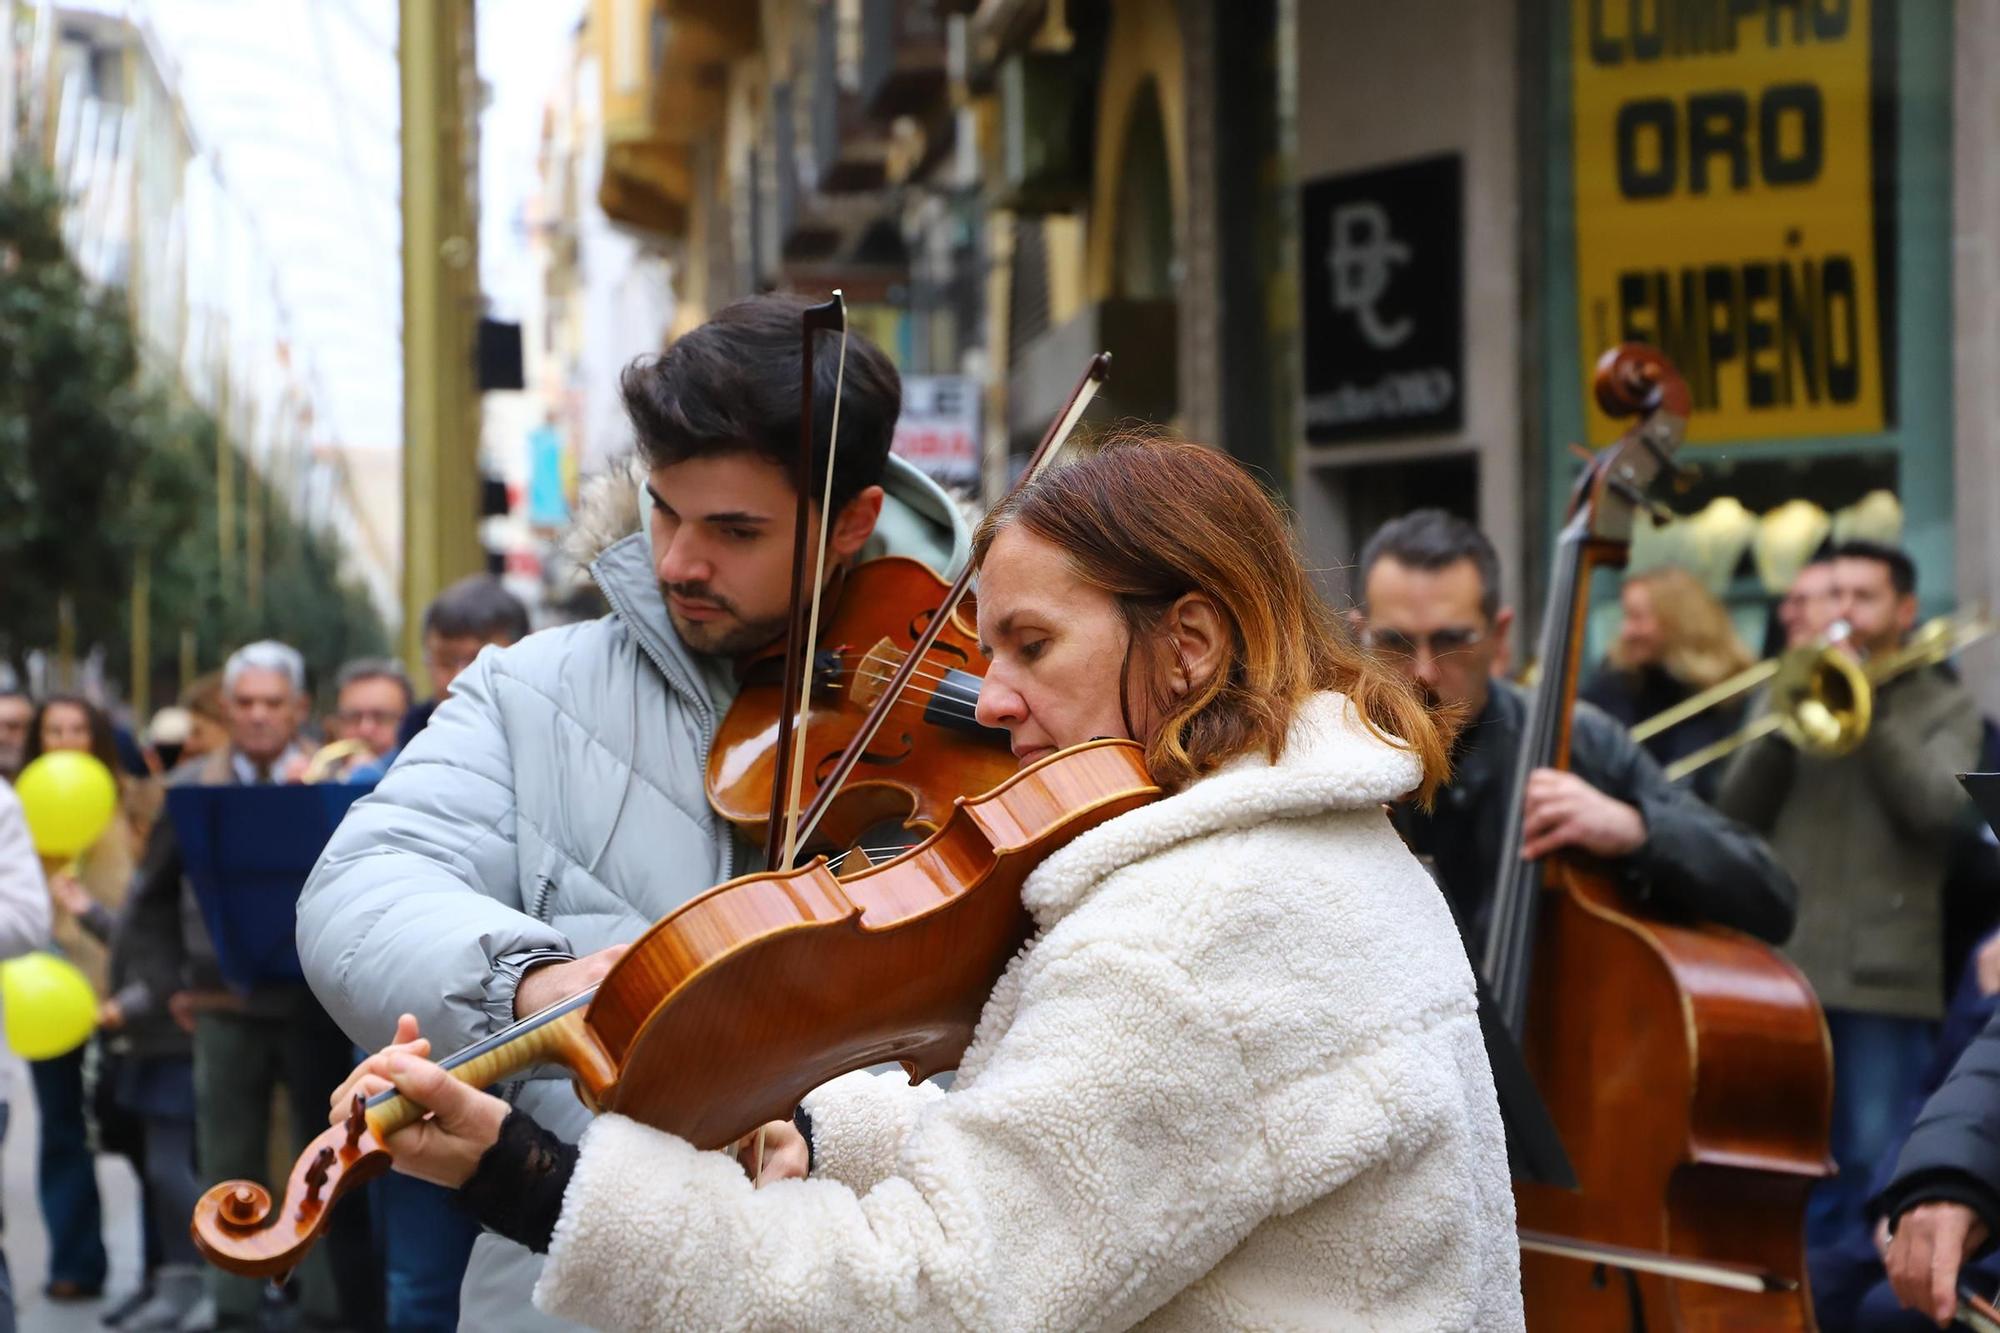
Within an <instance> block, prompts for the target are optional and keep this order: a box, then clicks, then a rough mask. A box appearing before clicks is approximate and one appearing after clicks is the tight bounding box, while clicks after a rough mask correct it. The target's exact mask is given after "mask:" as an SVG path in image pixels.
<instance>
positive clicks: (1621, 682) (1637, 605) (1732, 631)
mask: <svg viewBox="0 0 2000 1333" xmlns="http://www.w3.org/2000/svg"><path fill="white" fill-rule="evenodd" d="M1619 603H1620V606H1621V608H1622V610H1623V612H1624V618H1623V619H1622V620H1621V621H1620V623H1619V627H1618V638H1617V640H1616V641H1614V642H1613V643H1612V645H1611V650H1610V651H1609V652H1608V653H1606V654H1605V659H1604V666H1603V667H1602V668H1601V669H1600V670H1599V671H1598V672H1597V674H1596V675H1594V676H1593V677H1591V678H1590V680H1588V681H1587V682H1585V684H1584V686H1583V689H1582V697H1583V698H1585V699H1587V700H1588V701H1590V702H1591V703H1593V704H1596V705H1597V706H1598V707H1599V708H1601V709H1603V710H1604V711H1605V712H1606V713H1609V714H1610V715H1611V717H1612V719H1613V720H1614V721H1616V722H1618V723H1620V724H1621V725H1623V726H1625V727H1627V728H1631V727H1634V726H1637V725H1638V724H1639V723H1641V722H1643V721H1645V720H1646V719H1647V718H1649V717H1652V716H1653V715H1654V714H1656V713H1661V712H1664V711H1666V710H1667V709H1669V708H1672V707H1673V706H1674V705H1675V704H1678V703H1680V702H1682V701H1683V700H1685V699H1687V698H1689V697H1690V696H1692V695H1695V694H1699V693H1700V692H1701V691H1703V690H1705V689H1707V688H1708V687H1709V686H1711V685H1714V684H1717V683H1718V682H1720V681H1723V680H1726V679H1728V678H1729V677H1730V676H1733V675H1735V674H1736V673H1737V672H1739V671H1741V670H1743V669H1744V668H1745V667H1748V666H1750V665H1751V664H1752V663H1753V661H1754V659H1753V658H1752V657H1751V656H1750V650H1749V649H1748V648H1747V647H1745V646H1744V644H1743V641H1742V640H1741V639H1740V638H1738V637H1737V635H1736V627H1735V625H1733V624H1731V623H1730V619H1729V612H1728V611H1727V610H1726V609H1724V607H1723V605H1722V603H1721V602H1719V601H1717V600H1716V599H1715V596H1714V594H1712V593H1710V592H1709V590H1708V589H1707V588H1704V587H1703V586H1702V585H1701V583H1700V582H1699V581H1698V580H1697V579H1696V578H1695V576H1694V575H1692V574H1690V573H1688V572H1687V571H1686V570H1685V569H1681V568H1679V567H1678V566H1675V565H1664V566H1661V567H1660V568H1658V569H1649V570H1647V571H1646V572H1644V573H1642V574H1634V575H1633V576H1632V577H1630V578H1628V579H1626V580H1625V586H1624V588H1623V589H1622V590H1621V591H1620V593H1619ZM1744 707H1745V704H1744V701H1743V700H1741V699H1735V700H1730V701H1728V702H1726V703H1723V704H1721V705H1718V706H1716V707H1714V708H1709V709H1705V710H1703V711H1702V712H1700V713H1697V714H1696V715H1695V716H1693V717H1691V718H1688V719H1687V720H1686V721H1685V722H1681V723H1678V724H1676V725H1675V726H1672V727H1669V728H1668V729H1667V730H1665V731H1663V732H1661V733H1660V734H1659V735H1657V736H1651V737H1648V738H1647V739H1646V740H1645V741H1644V742H1642V744H1643V745H1644V747H1645V749H1646V752H1647V753H1648V754H1650V755H1652V756H1653V758H1654V759H1656V760H1658V761H1659V763H1660V765H1661V766H1662V767H1665V766H1666V765H1668V764H1671V763H1673V762H1674V761H1675V760H1676V759H1679V758H1681V757H1683V756H1684V755H1689V754H1692V753H1694V752H1695V751H1696V750H1699V749H1701V748H1702V747H1703V746H1705V745H1708V744H1710V743H1711V742H1713V741H1718V740H1721V739H1722V738H1723V737H1724V736H1727V735H1729V734H1731V733H1732V732H1734V731H1735V730H1736V729H1737V728H1738V727H1740V726H1742V725H1743V710H1744ZM1683 781H1684V782H1685V783H1687V784H1688V785H1689V786H1691V787H1693V789H1694V791H1695V793H1696V794H1697V795H1699V796H1700V797H1701V798H1702V799H1703V800H1712V799H1714V796H1715V789H1716V787H1717V786H1718V785H1720V783H1721V781H1722V777H1721V774H1720V772H1719V771H1718V770H1717V766H1716V765H1714V764H1711V765H1709V766H1708V767H1706V768H1704V769H1701V770H1699V771H1697V772H1695V773H1694V774H1692V775H1690V776H1689V777H1687V778H1685V779H1683Z"/></svg>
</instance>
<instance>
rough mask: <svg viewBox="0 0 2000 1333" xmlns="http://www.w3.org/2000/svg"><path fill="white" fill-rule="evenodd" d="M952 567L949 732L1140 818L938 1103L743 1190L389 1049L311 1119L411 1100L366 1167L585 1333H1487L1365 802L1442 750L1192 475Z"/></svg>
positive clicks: (781, 1127)
mask: <svg viewBox="0 0 2000 1333" xmlns="http://www.w3.org/2000/svg"><path fill="white" fill-rule="evenodd" d="M974 559H975V560H976V561H977V562H978V563H979V567H980V583H979V603H978V628H979V637H980V640H981V644H982V647H983V649H984V651H985V652H986V653H987V655H988V657H989V666H988V670H987V674H986V678H985V685H984V687H983V689H982V692H981V694H980V697H979V715H980V718H981V720H982V721H984V722H985V723H987V724H988V725H990V726H996V727H1003V728H1005V729H1006V731H1007V732H1008V733H1009V735H1010V736H1011V738H1012V744H1013V748H1014V752H1015V754H1016V756H1017V757H1018V758H1019V759H1020V760H1022V761H1023V762H1024V763H1026V762H1032V761H1034V760H1037V759H1040V758H1042V757H1045V756H1047V755H1049V754H1052V753H1054V752H1055V751H1057V750H1058V749H1061V748H1063V747H1067V746H1071V745H1075V744H1078V743H1081V742H1084V741H1087V740H1091V739H1093V738H1096V737H1101V736H1114V737H1131V738H1133V739H1135V740H1138V741H1140V742H1141V743H1142V744H1143V745H1144V746H1145V749H1146V755H1147V762H1148V767H1149V769H1150V771H1151V774H1152V776H1153V778H1154V780H1155V781H1156V782H1157V783H1158V784H1159V785H1160V786H1162V787H1163V788H1165V789H1166V790H1167V792H1168V793H1169V794H1168V795H1167V796H1166V798H1165V799H1162V800H1160V801H1158V802H1156V803H1154V804H1152V805H1149V806H1146V807H1143V808H1141V809H1138V810H1135V811H1132V812H1131V813H1128V814H1125V815H1122V816H1119V817H1118V818H1115V819H1113V820H1111V821H1110V822H1108V823H1105V824H1103V825H1101V826H1100V827H1098V828H1096V829H1094V830H1093V831H1091V832H1088V833H1085V834H1083V835H1082V836H1080V837H1078V838H1077V839H1076V840H1075V841H1073V842H1071V843H1069V844H1068V845H1067V846H1066V847H1064V848H1062V849H1061V850H1059V851H1057V852H1055V853H1054V854H1052V855H1051V856H1049V857H1048V859H1047V860H1045V861H1043V862H1042V864H1041V865H1040V867H1039V868H1038V869H1037V870H1036V871H1035V872H1034V874H1033V875H1032V876H1031V877H1030V878H1029V880H1028V881H1027V888H1026V890H1025V893H1024V899H1025V903H1026V906H1027V907H1028V909H1029V911H1030V912H1031V914H1032V915H1033V917H1034V919H1035V922H1036V925H1037V931H1036V933H1035V935H1034V937H1033V938H1032V940H1031V941H1030V943H1029V945H1028V946H1027V947H1026V948H1025V949H1024V950H1023V951H1022V953H1021V954H1020V955H1019V956H1018V957H1017V958H1016V959H1015V961H1014V962H1013V964H1012V965H1011V966H1010V967H1009V968H1008V969H1007V971H1006V972H1005V974H1004V975H1003V976H1002V977H1001V979H1000V981H999V983H998V984H997V986H995V988H994V990H993V992H992V994H991V996H990V997H989V999H988V1000H987V1003H986V1007H985V1010H984V1012H983V1014H982V1016H981V1018H980V1022H979V1027H978V1031H977V1035H976V1036H975V1037H974V1040H973V1043H972V1046H971V1048H970V1049H969V1050H968V1051H967V1052H966V1055H965V1058H964V1061H963V1063H962V1064H961V1067H960V1071H959V1074H958V1078H957V1080H956V1082H955V1083H954V1085H953V1086H952V1088H951V1089H950V1090H949V1091H941V1090H939V1089H938V1088H937V1087H935V1086H933V1085H923V1086H918V1087H911V1086H909V1085H908V1083H907V1082H906V1081H905V1080H903V1079H901V1078H899V1077H895V1076H893V1075H892V1076H876V1075H869V1074H850V1075H847V1076H845V1077H843V1078H840V1079H837V1080H835V1081H833V1082H832V1083H829V1084H827V1085H826V1086H824V1087H822V1088H820V1089H819V1090H817V1091H816V1092H814V1093H813V1094H812V1095H810V1096H809V1097H807V1098H806V1100H805V1103H804V1105H803V1106H802V1107H801V1108H800V1112H799V1115H798V1117H797V1119H796V1122H780V1123H778V1124H775V1125H771V1126H767V1127H766V1130H765V1131H763V1132H762V1133H761V1135H760V1136H759V1137H760V1138H761V1141H762V1145H763V1146H762V1158H763V1160H762V1163H761V1170H760V1172H759V1180H758V1182H757V1183H758V1184H760V1185H762V1186H765V1188H761V1189H760V1188H757V1187H756V1186H754V1185H753V1183H752V1181H751V1180H749V1179H746V1176H745V1171H744V1170H743V1169H741V1168H739V1166H738V1165H737V1163H736V1162H734V1161H732V1160H731V1159H730V1158H729V1157H727V1156H725V1155H722V1154H716V1153H704V1152H699V1151H697V1150H696V1149H694V1148H693V1147H692V1146H690V1145H689V1144H687V1143H686V1142H684V1141H682V1140H680V1139H678V1138H675V1137H674V1136H672V1135H669V1134H665V1133H662V1132H659V1131H656V1130H653V1129H650V1128H647V1127H645V1126H643V1125H640V1124H637V1123H635V1122H633V1121H629V1120H625V1119H623V1118H621V1117H618V1116H605V1117H603V1118H601V1119H599V1120H598V1121H597V1122H596V1123H595V1124H594V1125H593V1127H592V1128H591V1129H590V1130H589V1131H588V1132H587V1133H586V1134H585V1136H584V1138H583V1140H582V1142H581V1144H580V1145H577V1146H575V1147H571V1146H568V1145H564V1144H562V1143H561V1142H560V1141H559V1140H557V1139H556V1138H555V1137H554V1136H552V1135H549V1134H546V1133H544V1132H543V1131H542V1130H541V1129H540V1128H539V1127H538V1126H537V1125H536V1124H535V1123H534V1122H533V1121H532V1120H531V1119H529V1118H528V1117H527V1116H525V1115H524V1114H523V1113H521V1112H520V1111H517V1110H510V1108H509V1107H508V1105H507V1104H506V1103H505V1102H503V1101H500V1100H499V1099H497V1098H494V1097H491V1096H488V1095H487V1094H484V1093H481V1092H476V1091H474V1090H472V1089H471V1088H469V1087H467V1086H465V1085H463V1084H461V1083H458V1082H456V1081H454V1080H453V1079H452V1078H451V1077H450V1076H449V1075H447V1074H445V1073H444V1072H443V1071H442V1070H440V1069H439V1068H438V1067H437V1066H435V1065H433V1064H431V1063H429V1062H428V1061H427V1060H425V1059H424V1058H423V1056H425V1055H426V1054H427V1053H428V1046H427V1043H426V1042H425V1041H424V1040H423V1039H422V1038H421V1037H420V1036H418V1034H417V1032H416V1030H415V1024H414V1023H413V1022H412V1021H410V1020H408V1019H405V1021H404V1022H403V1023H402V1024H401V1025H400V1026H399V1030H398V1033H397V1037H398V1041H397V1042H396V1043H395V1044H393V1045H391V1046H390V1047H388V1048H387V1049H385V1050H384V1051H382V1052H381V1053H379V1054H378V1055H376V1056H374V1057H373V1058H371V1059H370V1060H369V1061H368V1062H367V1064H365V1065H364V1066H363V1067H362V1068H361V1069H360V1070H358V1071H356V1074H355V1075H354V1077H353V1078H352V1079H350V1080H349V1083H348V1084H347V1085H346V1086H345V1087H343V1088H342V1089H341V1091H340V1092H338V1093H336V1094H335V1099H334V1105H335V1107H336V1108H337V1109H336V1118H338V1117H339V1115H340V1114H344V1112H345V1109H346V1107H347V1105H348V1100H347V1099H348V1095H349V1094H351V1092H352V1091H354V1090H355V1089H356V1088H357V1087H359V1088H363V1089H365V1090H367V1091H370V1092H374V1091H379V1090H381V1089H383V1088H386V1087H387V1086H389V1084H390V1083H392V1082H393V1084H394V1085H395V1086H396V1087H398V1088H399V1089H401V1090H402V1091H403V1092H404V1094H405V1095H407V1096H409V1097H411V1098H412V1099H414V1100H416V1101H418V1102H420V1103H421V1104H423V1105H425V1106H428V1107H430V1108H431V1109H432V1111H433V1116H432V1118H431V1119H429V1120H427V1121H424V1122H421V1123H420V1124H418V1125H416V1126H413V1127H412V1128H410V1129H408V1130H405V1131H404V1132H402V1133H401V1134H399V1135H396V1136H395V1137H393V1138H391V1139H390V1141H389V1146H390V1148H391V1149H392V1150H393V1152H394V1154H395V1158H396V1167H397V1169H398V1170H401V1171H405V1172H407V1173H410V1174H412V1175H416V1176H420V1177H423V1178H426V1179H429V1180H433V1181H436V1182H439V1183H441V1184H444V1185H447V1186H451V1187H454V1188H459V1189H462V1190H463V1191H464V1199H465V1202H467V1203H468V1204H469V1205H471V1206H472V1207H474V1208H475V1210H476V1211H478V1212H479V1213H480V1214H481V1216H482V1219H483V1220H484V1221H485V1222H486V1223H487V1225H488V1226H490V1227H492V1228H494V1229H495V1230H498V1231H500V1232H501V1233H502V1234H505V1235H508V1236H511V1237H512V1238H514V1239H516V1240H518V1241H520V1242H522V1243H524V1244H527V1245H529V1246H530V1247H531V1248H533V1249H535V1250H538V1251H545V1252H546V1253H547V1254H548V1256H549V1260H548V1265H547V1267H546V1269H545V1270H544V1274H543V1277H542V1279H541V1282H540V1284H539V1286H538V1288H537V1289H536V1294H535V1299H536V1302H537V1303H538V1304H539V1305H541V1306H542V1307H543V1308H544V1309H545V1310H546V1311H547V1312H548V1313H551V1314H554V1315H557V1316H559V1317H562V1318H566V1319H571V1320H576V1321H579V1322H583V1323H587V1324H592V1325H595V1326H599V1327H604V1328H642V1329H668V1328H676V1329H678V1328H689V1329H706V1328H721V1327H732V1328H814V1329H822V1328H862V1327H870V1328H872V1327H923V1328H928V1327H940V1326H947V1325H950V1326H967V1327H975V1328H982V1329H1000V1328H1029V1327H1032V1328H1052V1327H1090V1328H1099V1327H1105V1328H1124V1327H1130V1326H1133V1325H1140V1324H1143V1325H1144V1326H1146V1327H1148V1328H1189V1329H1193V1328H1201V1329H1211V1328H1253V1327H1254V1328H1268V1327H1287V1328H1308V1327H1310V1328H1340V1329H1346V1328H1356V1327H1364V1326H1365V1327H1395V1328H1410V1329H1425V1330H1435V1329H1475V1328H1476V1329H1488V1328H1499V1329H1511V1328H1518V1327H1520V1325H1521V1307H1520V1297H1519V1273H1518V1261H1517V1257H1516V1244H1515V1238H1514V1226H1513V1202H1512V1195H1511V1190H1510V1186H1509V1181H1508V1175H1507V1166H1506V1154H1505V1148H1504V1146H1503V1141H1502V1135H1501V1127H1500V1119H1499V1113H1498V1110H1497V1107H1496V1105H1495V1098H1494V1091H1493V1082H1492V1076H1491V1073H1490V1072H1489V1069H1488V1066H1487V1060H1486V1054H1485V1048H1484V1046H1483V1044H1482V1042H1481V1039H1480V1031H1479V1025H1478V1021H1477V1018H1476V1015H1475V1010H1474V1002H1473V987H1472V974H1471V970H1470V968H1469V967H1468V965H1467V963H1466V959H1465V954H1464V951H1463V949H1462V948H1461V947H1460V945H1459V942H1458V936H1457V933H1456V931H1455V930H1454V928H1453V926H1452V922H1451V918H1450V915H1449V913H1448V912H1447V911H1446V908H1445V905H1444V902H1443V900H1442V899H1441V898H1440V897H1439V895H1438V893H1437V890H1436V889H1435V888H1434V887H1433V886H1432V884H1431V881H1430V879H1429V877H1428V876H1427V875H1426V874H1425V873H1424V871H1423V870H1422V869H1421V868H1420V867H1419V866H1418V864H1417V863H1416V861H1415V860H1414V859H1413V858H1412V857H1411V856H1410V854H1409V853H1408V852H1407V851H1406V850H1405V849H1404V847H1403V845H1402V843H1401V842H1400V841H1399V840H1398V838H1397V836H1396V834H1395V832H1394V831H1393V830H1392V829H1391V827H1390V825H1389V822H1388V820H1387V817H1386V816H1385V815H1384V813H1383V809H1382V806H1383V803H1384V802H1387V801H1392V800H1395V799H1397V798H1399V797H1402V796H1404V795H1405V794H1406V793H1410V792H1413V791H1414V792H1416V793H1418V795H1419V797H1420V798H1427V797H1428V795H1429V793H1430V792H1431V791H1432V790H1433V789H1434V788H1435V787H1436V785H1437V783H1438V782H1439V781H1440V780H1441V779H1442V778H1443V777H1444V775H1445V750H1446V743H1447V739H1448V738H1447V736H1446V735H1445V734H1444V733H1443V731H1442V729H1441V727H1440V725H1439V724H1438V722H1437V721H1436V720H1435V719H1433V718H1432V717H1431V716H1430V715H1429V714H1427V713H1426V712H1425V710H1424V708H1423V706H1422V705H1421V703H1420V702H1419V701H1418V700H1417V698H1416V697H1415V696H1414V695H1413V694H1412V693H1411V692H1410V690H1409V689H1408V688H1407V687H1405V686H1404V685H1403V684H1401V683H1400V682H1399V681H1398V680H1397V679H1395V678H1393V677H1391V676H1389V675H1388V674H1386V673H1384V672H1383V671H1382V670H1381V669H1380V668H1379V667H1377V666H1376V665H1375V664H1374V663H1373V662H1372V661H1371V660H1370V659H1369V658H1367V657H1366V656H1365V655H1363V654H1362V653H1361V652H1360V651H1359V650H1358V649H1357V648H1356V647H1355V646H1354V644H1353V642H1352V641H1351V640H1350V639H1349V638H1348V637H1347V635H1346V633H1345V632H1344V630H1343V629H1342V628H1341V627H1340V625H1339V624H1338V622H1337V621H1336V619H1335V618H1334V617H1333V616H1332V615H1331V614H1330V613H1329V612H1328V611H1327V609H1326V608H1325V607H1324V606H1323V605H1322V604H1321V603H1320V602H1319V601H1318V599H1317V598H1316V596H1315V595H1314V593H1313V590H1312V588H1311V584H1310V582H1309V579H1308V577H1307V574H1306V572H1305V570H1304V568H1303V566H1302V565H1301V563H1300V560H1299V557H1298V554H1297V551H1296V549H1295V547H1294V545H1293V543H1292V540H1291V537H1290V534H1289V532H1288V531H1287V529H1286V525H1285V522H1284V519H1283V517H1282V516H1281V514H1280V513H1279V511H1278V510H1277V509H1276V508H1275V507H1274V506H1273V505H1272V503H1271V502H1270V500H1269V499H1268V498H1267V497H1266V495H1265V494H1264V492H1263V491H1262V490H1261V489H1260V488H1259V487H1258V486H1257V484H1256V483H1255V482H1254V481H1253V480H1251V478H1250V477H1248V476H1247V475H1246V474H1245V473H1244V472H1243V471H1242V470H1241V469H1240V468H1238V467H1237V466H1236V465H1235V464H1234V463H1232V462H1231V461H1229V460H1228V459H1227V458H1225V457H1223V456H1221V455H1219V454H1216V453H1214V452H1212V451H1209V450H1207V449H1203V448H1201V447H1199V446H1195V445H1188V444H1173V443H1163V442H1153V441H1131V442H1121V443H1118V444H1115V445H1113V446H1111V447H1109V448H1106V449H1104V450H1102V451H1100V452H1098V453H1096V454H1095V455H1093V456H1091V457H1090V458H1088V459H1086V460H1085V461H1083V462H1079V463H1076V464H1073V465H1071V466H1068V467H1066V468H1060V469H1056V470H1052V471H1050V472H1047V473H1044V474H1042V475H1041V476H1039V477H1037V478H1036V479H1035V480H1034V481H1033V482H1031V483H1030V484H1029V485H1028V486H1027V487H1026V488H1024V489H1023V490H1022V491H1020V492H1019V493H1017V495H1016V496H1015V497H1013V498H1012V499H1011V500H1010V501H1008V502H1006V503H1005V504H1003V505H1002V506H1001V507H1000V508H998V509H996V510H995V511H994V512H993V513H992V514H991V515H989V516H988V518H987V519H986V521H985V523H984V524H983V526H982V527H981V528H980V530H979V533H978V535H977V537H976V539H975V542H974ZM745 1156H746V1157H748V1156H750V1154H749V1153H748V1152H746V1153H745Z"/></svg>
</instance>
